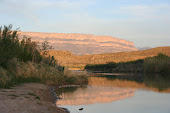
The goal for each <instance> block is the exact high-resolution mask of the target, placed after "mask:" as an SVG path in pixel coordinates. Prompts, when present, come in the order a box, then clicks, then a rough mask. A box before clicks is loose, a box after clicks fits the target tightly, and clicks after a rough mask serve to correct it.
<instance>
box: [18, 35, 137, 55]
mask: <svg viewBox="0 0 170 113" xmlns="http://www.w3.org/2000/svg"><path fill="white" fill-rule="evenodd" d="M24 35H25V36H27V37H31V38H32V40H33V41H38V42H40V43H41V42H43V41H44V40H45V38H48V41H49V43H50V44H51V45H52V46H53V47H54V48H55V50H62V51H64V50H66V51H70V52H71V53H73V54H75V55H85V54H99V53H114V52H125V51H136V50H138V49H137V48H135V47H134V43H133V42H131V41H126V40H123V39H118V38H115V37H111V36H95V35H91V34H78V33H71V34H65V33H40V32H20V35H19V37H22V36H24Z"/></svg>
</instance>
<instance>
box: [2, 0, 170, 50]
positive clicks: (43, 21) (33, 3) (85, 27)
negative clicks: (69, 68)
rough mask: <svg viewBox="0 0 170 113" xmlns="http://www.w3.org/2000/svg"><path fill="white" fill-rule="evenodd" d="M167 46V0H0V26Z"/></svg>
mask: <svg viewBox="0 0 170 113" xmlns="http://www.w3.org/2000/svg"><path fill="white" fill-rule="evenodd" d="M9 24H13V28H14V29H16V28H20V30H21V31H32V32H53V33H83V34H94V35H100V36H101V35H105V36H113V37H117V38H120V39H125V40H129V41H132V42H134V44H135V47H159V46H170V0H0V26H4V25H9Z"/></svg>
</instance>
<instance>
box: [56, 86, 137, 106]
mask: <svg viewBox="0 0 170 113" xmlns="http://www.w3.org/2000/svg"><path fill="white" fill-rule="evenodd" d="M134 91H135V89H132V88H115V87H110V86H108V87H104V86H101V87H99V86H95V85H94V86H88V87H87V88H85V89H83V88H79V89H77V90H76V91H74V92H72V93H62V94H61V95H60V97H61V98H62V99H60V100H59V101H58V102H57V105H87V104H94V103H109V102H113V101H116V100H122V99H125V98H128V97H131V96H134Z"/></svg>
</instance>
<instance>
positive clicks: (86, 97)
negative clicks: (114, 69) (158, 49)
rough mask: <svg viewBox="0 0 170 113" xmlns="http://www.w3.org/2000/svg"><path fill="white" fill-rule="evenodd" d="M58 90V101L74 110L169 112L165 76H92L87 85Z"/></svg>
mask: <svg viewBox="0 0 170 113" xmlns="http://www.w3.org/2000/svg"><path fill="white" fill-rule="evenodd" d="M57 90H58V91H57V95H58V96H59V97H61V98H62V99H60V100H58V101H57V102H56V104H57V105H58V106H60V107H64V108H68V110H69V111H70V112H71V113H170V78H168V77H166V75H164V76H163V77H160V75H132V74H130V75H124V74H120V75H119V74H116V75H112V74H102V75H101V76H98V77H89V85H88V86H87V87H83V88H76V87H70V88H60V89H57ZM80 108H83V110H82V111H80V110H79V109H80Z"/></svg>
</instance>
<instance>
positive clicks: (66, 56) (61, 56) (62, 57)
mask: <svg viewBox="0 0 170 113" xmlns="http://www.w3.org/2000/svg"><path fill="white" fill-rule="evenodd" d="M158 53H164V54H167V55H168V56H170V47H169V46H168V47H157V48H153V49H148V50H142V51H132V52H118V53H107V54H96V55H82V56H78V55H73V54H72V53H70V52H68V51H50V52H49V54H50V55H53V56H55V58H56V60H57V61H58V63H59V64H61V65H64V66H69V67H72V68H77V67H78V68H81V69H82V68H83V67H84V66H85V65H86V64H105V63H107V62H126V61H132V60H137V59H144V58H146V57H152V56H156V55H157V54H158Z"/></svg>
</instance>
